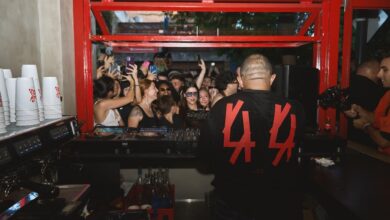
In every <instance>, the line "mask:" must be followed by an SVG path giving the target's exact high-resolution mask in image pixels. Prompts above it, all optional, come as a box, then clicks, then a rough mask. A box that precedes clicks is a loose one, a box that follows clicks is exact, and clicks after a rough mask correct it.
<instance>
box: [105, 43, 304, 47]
mask: <svg viewBox="0 0 390 220" xmlns="http://www.w3.org/2000/svg"><path fill="white" fill-rule="evenodd" d="M305 44H307V42H269V43H265V42H264V43H195V42H188V43H183V42H174V43H172V42H110V43H108V45H109V46H112V47H145V48H148V47H153V48H157V47H172V48H173V47H186V48H191V47H192V48H193V47H196V48H210V47H211V48H212V47H218V48H229V47H234V48H239V47H241V48H256V47H257V48H261V47H299V46H302V45H305Z"/></svg>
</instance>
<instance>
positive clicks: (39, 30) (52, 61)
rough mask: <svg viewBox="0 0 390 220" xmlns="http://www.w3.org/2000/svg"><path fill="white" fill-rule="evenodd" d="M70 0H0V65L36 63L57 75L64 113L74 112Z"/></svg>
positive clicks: (16, 69)
mask: <svg viewBox="0 0 390 220" xmlns="http://www.w3.org/2000/svg"><path fill="white" fill-rule="evenodd" d="M72 4H73V1H72V0H12V1H9V0H0V39H1V40H0V68H10V69H11V70H12V72H13V73H14V76H16V77H17V76H20V68H21V65H22V64H27V63H28V64H36V65H37V66H38V71H39V73H41V77H42V76H56V77H57V78H58V81H59V84H60V87H61V90H62V91H61V92H62V96H63V110H64V113H65V114H69V115H75V114H76V100H75V80H74V79H75V77H74V72H75V71H74V44H73V37H74V36H73V5H72Z"/></svg>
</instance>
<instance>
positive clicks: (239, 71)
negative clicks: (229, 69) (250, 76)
mask: <svg viewBox="0 0 390 220" xmlns="http://www.w3.org/2000/svg"><path fill="white" fill-rule="evenodd" d="M236 75H237V77H236V78H237V82H238V86H239V87H240V88H243V85H244V84H243V82H242V78H241V68H240V67H238V68H237V70H236Z"/></svg>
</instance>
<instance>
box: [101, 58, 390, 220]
mask: <svg viewBox="0 0 390 220" xmlns="http://www.w3.org/2000/svg"><path fill="white" fill-rule="evenodd" d="M128 60H132V59H130V58H129V59H128ZM170 62H171V61H169V59H167V57H165V56H161V55H157V56H155V58H154V60H153V62H152V63H151V62H150V61H144V62H143V63H142V64H141V65H140V66H139V67H138V66H137V65H136V64H135V63H131V62H126V63H124V64H123V65H121V66H119V67H115V59H114V58H113V57H112V56H111V55H107V54H104V55H102V56H101V57H100V63H101V65H100V66H99V67H98V68H97V78H96V79H95V80H94V98H95V100H96V101H95V105H94V121H95V125H98V124H99V125H104V126H128V127H129V128H142V127H148V128H149V127H168V128H184V127H199V128H201V134H200V137H199V147H198V148H199V149H198V150H199V156H200V159H202V160H203V161H204V164H209V165H210V166H209V167H210V169H211V170H212V171H213V173H214V174H215V178H214V180H213V183H212V184H213V185H214V187H215V193H216V202H215V212H216V213H215V214H216V218H215V219H221V220H222V219H267V218H268V217H270V216H272V219H302V207H301V205H302V194H301V188H300V187H301V186H302V184H301V183H300V182H299V181H300V180H301V179H302V178H300V177H299V169H298V166H297V164H298V159H297V158H298V157H297V153H298V152H297V147H295V146H296V145H297V144H299V141H300V139H301V138H302V137H303V133H304V131H305V113H304V109H303V107H302V105H301V104H300V103H299V102H297V101H294V100H289V99H287V98H284V97H280V96H278V95H277V94H276V93H273V92H271V85H272V83H273V82H274V79H275V77H276V75H275V74H274V71H273V70H272V65H271V63H270V61H269V60H268V59H267V58H266V57H265V56H263V55H261V54H253V55H250V56H249V57H247V58H246V59H245V60H244V62H243V63H242V65H241V66H240V67H239V68H238V69H237V70H236V71H235V73H233V72H231V71H219V70H218V69H216V67H215V66H212V65H210V67H209V68H208V70H207V67H206V63H205V62H204V60H202V59H200V61H199V64H198V65H199V69H200V71H199V73H198V74H196V75H197V77H194V76H193V75H184V74H182V73H180V72H178V71H176V70H172V71H170V70H169V66H170ZM357 71H358V72H357V74H356V76H355V77H353V79H352V83H351V101H352V102H353V104H352V107H351V109H350V110H348V111H345V114H346V115H347V116H349V117H350V118H351V120H350V121H351V125H353V126H354V127H355V128H356V129H357V130H361V131H364V133H365V135H366V136H367V137H370V139H371V140H372V141H373V142H374V143H375V144H376V145H377V146H378V147H379V150H380V151H381V152H384V153H386V154H389V155H390V115H389V111H390V91H389V90H388V88H389V87H390V56H386V57H384V58H383V59H382V60H381V62H377V61H375V60H370V61H367V62H364V63H362V64H361V66H360V67H359V68H358V69H357ZM380 84H382V86H383V87H382V88H379V87H380ZM238 90H241V91H240V92H238ZM362 90H363V91H362ZM368 91H369V92H368ZM367 95H368V96H367ZM259 207H261V209H259Z"/></svg>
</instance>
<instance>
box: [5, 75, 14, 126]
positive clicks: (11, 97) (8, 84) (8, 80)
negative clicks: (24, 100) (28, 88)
mask: <svg viewBox="0 0 390 220" xmlns="http://www.w3.org/2000/svg"><path fill="white" fill-rule="evenodd" d="M5 85H6V87H7V93H8V98H9V112H10V116H9V120H10V121H11V122H16V115H15V113H16V112H15V109H16V108H15V92H16V78H6V79H5Z"/></svg>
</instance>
